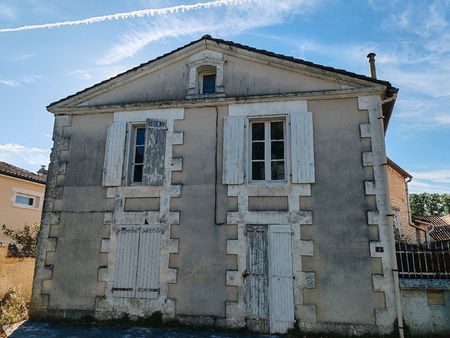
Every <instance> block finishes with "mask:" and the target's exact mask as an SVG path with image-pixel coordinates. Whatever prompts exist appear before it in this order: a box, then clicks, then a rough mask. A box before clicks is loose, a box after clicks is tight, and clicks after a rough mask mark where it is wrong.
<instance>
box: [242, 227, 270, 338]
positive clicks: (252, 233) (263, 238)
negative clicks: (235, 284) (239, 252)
mask: <svg viewBox="0 0 450 338" xmlns="http://www.w3.org/2000/svg"><path fill="white" fill-rule="evenodd" d="M246 232H247V235H246V237H247V266H246V274H245V305H246V319H247V320H260V321H261V323H260V329H261V330H263V331H264V328H265V327H267V324H268V322H267V320H268V313H269V304H268V299H267V298H268V297H267V291H268V290H267V288H268V271H267V227H266V226H264V225H247V231H246ZM261 326H263V327H261Z"/></svg>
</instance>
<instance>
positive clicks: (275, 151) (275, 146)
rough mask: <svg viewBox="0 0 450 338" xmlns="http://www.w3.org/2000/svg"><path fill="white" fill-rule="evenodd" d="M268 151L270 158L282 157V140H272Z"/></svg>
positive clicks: (280, 158) (278, 158)
mask: <svg viewBox="0 0 450 338" xmlns="http://www.w3.org/2000/svg"><path fill="white" fill-rule="evenodd" d="M270 152H271V158H272V160H282V159H284V141H272V146H271V149H270Z"/></svg>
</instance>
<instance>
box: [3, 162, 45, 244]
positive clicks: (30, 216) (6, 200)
mask: <svg viewBox="0 0 450 338" xmlns="http://www.w3.org/2000/svg"><path fill="white" fill-rule="evenodd" d="M44 192H45V174H39V173H37V174H36V173H32V172H30V171H28V170H25V169H22V168H19V167H16V166H13V165H12V164H9V163H6V162H0V227H1V226H2V225H3V224H5V225H6V226H7V227H8V228H9V229H14V230H20V229H22V228H23V226H24V225H32V224H33V223H39V222H40V220H41V213H42V205H43V202H44ZM9 241H10V240H9V239H8V238H7V237H5V236H4V235H3V231H0V243H3V244H5V245H7V244H8V243H9Z"/></svg>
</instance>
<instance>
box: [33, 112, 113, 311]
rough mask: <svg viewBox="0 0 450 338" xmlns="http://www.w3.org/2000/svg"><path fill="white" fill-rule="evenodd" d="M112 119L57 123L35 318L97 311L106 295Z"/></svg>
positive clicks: (81, 118) (76, 118) (102, 116)
mask: <svg viewBox="0 0 450 338" xmlns="http://www.w3.org/2000/svg"><path fill="white" fill-rule="evenodd" d="M111 120H112V114H94V115H87V116H82V115H81V116H80V115H75V116H72V117H70V118H67V117H64V116H63V117H57V118H56V123H55V132H54V140H55V143H54V147H53V150H52V156H51V160H52V163H51V166H50V172H49V178H48V182H49V190H48V192H47V194H48V196H46V202H45V206H44V218H43V222H42V224H43V228H42V230H41V234H40V237H41V238H40V248H39V253H38V256H37V264H36V268H37V271H36V274H35V281H34V287H33V288H34V290H33V304H32V315H35V316H42V315H47V314H52V313H54V314H56V315H65V314H64V313H65V312H66V311H68V310H75V312H77V313H84V312H85V311H87V312H90V311H93V310H94V305H95V298H96V296H102V295H103V292H104V290H103V287H102V284H101V283H99V282H98V279H97V274H98V268H99V266H103V265H105V264H106V259H105V258H106V257H105V256H104V255H103V254H101V253H100V244H101V238H104V237H106V236H107V235H108V231H109V227H106V226H104V224H103V223H104V222H103V219H104V211H108V210H111V209H112V207H113V204H114V202H113V200H112V199H109V200H108V199H106V189H104V188H103V187H102V169H103V160H104V149H105V142H106V124H107V122H108V121H111Z"/></svg>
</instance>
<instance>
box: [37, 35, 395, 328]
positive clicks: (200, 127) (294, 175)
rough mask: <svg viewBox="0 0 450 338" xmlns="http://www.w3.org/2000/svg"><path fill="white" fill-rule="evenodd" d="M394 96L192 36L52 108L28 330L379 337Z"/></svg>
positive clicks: (389, 317)
mask: <svg viewBox="0 0 450 338" xmlns="http://www.w3.org/2000/svg"><path fill="white" fill-rule="evenodd" d="M396 93H397V89H396V88H393V87H392V86H391V85H390V84H389V83H388V82H385V81H380V80H376V79H374V78H370V77H366V76H363V75H357V74H354V73H350V72H346V71H343V70H338V69H334V68H331V67H325V66H321V65H317V64H313V63H311V62H306V61H303V60H299V59H295V58H293V57H287V56H283V55H278V54H274V53H271V52H268V51H265V50H258V49H255V48H252V47H248V46H244V45H240V44H237V43H234V42H230V41H224V40H219V39H213V38H211V37H210V36H204V37H203V38H201V39H199V40H197V41H194V42H191V43H189V44H188V45H186V46H183V47H181V48H179V49H177V50H175V51H173V52H170V53H168V54H165V55H163V56H161V57H158V58H157V59H155V60H152V61H150V62H148V63H146V64H142V65H140V66H138V67H136V68H133V69H131V70H129V71H127V72H125V73H123V74H120V75H118V76H116V77H114V78H111V79H109V80H106V81H104V82H101V83H99V84H97V85H95V86H93V87H90V88H88V89H85V90H83V91H81V92H78V93H76V94H74V95H72V96H69V97H67V98H65V99H62V100H60V101H58V102H55V103H52V104H51V105H50V106H48V110H49V111H50V112H52V113H53V114H54V115H55V125H54V134H53V135H54V147H53V150H52V155H51V164H50V167H49V176H48V190H47V193H46V201H45V206H44V217H43V223H42V230H41V233H40V246H39V252H38V255H37V259H36V269H37V271H36V274H35V279H34V286H33V297H32V304H31V313H32V316H33V317H34V318H37V317H53V318H55V317H56V318H57V317H63V318H80V317H83V316H95V317H96V318H98V319H108V318H118V317H120V316H123V315H124V314H128V315H130V316H149V315H151V314H152V313H153V312H155V311H160V312H162V314H163V318H164V319H168V318H176V319H178V320H180V321H181V322H183V323H190V324H208V325H217V326H225V327H248V328H250V329H252V330H257V331H264V332H285V331H286V330H287V329H288V328H290V327H292V326H293V325H294V322H295V321H297V322H298V324H299V327H300V328H301V329H302V330H303V331H312V332H319V331H322V332H323V331H331V332H340V333H347V334H348V333H364V332H372V333H388V332H391V331H392V330H393V328H394V323H395V321H396V318H397V303H396V299H399V298H398V297H399V295H398V292H397V294H396V288H395V285H394V280H395V279H394V277H395V271H396V265H395V252H394V250H393V248H394V243H393V241H394V237H393V231H392V223H391V217H390V212H391V211H390V209H391V208H390V201H389V199H388V196H389V194H388V178H387V177H388V175H387V167H386V161H387V159H386V154H385V146H384V131H385V128H386V127H387V124H388V121H389V117H390V115H391V112H392V109H393V105H394V102H395V97H396ZM397 291H398V289H397ZM396 296H397V298H396Z"/></svg>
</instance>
